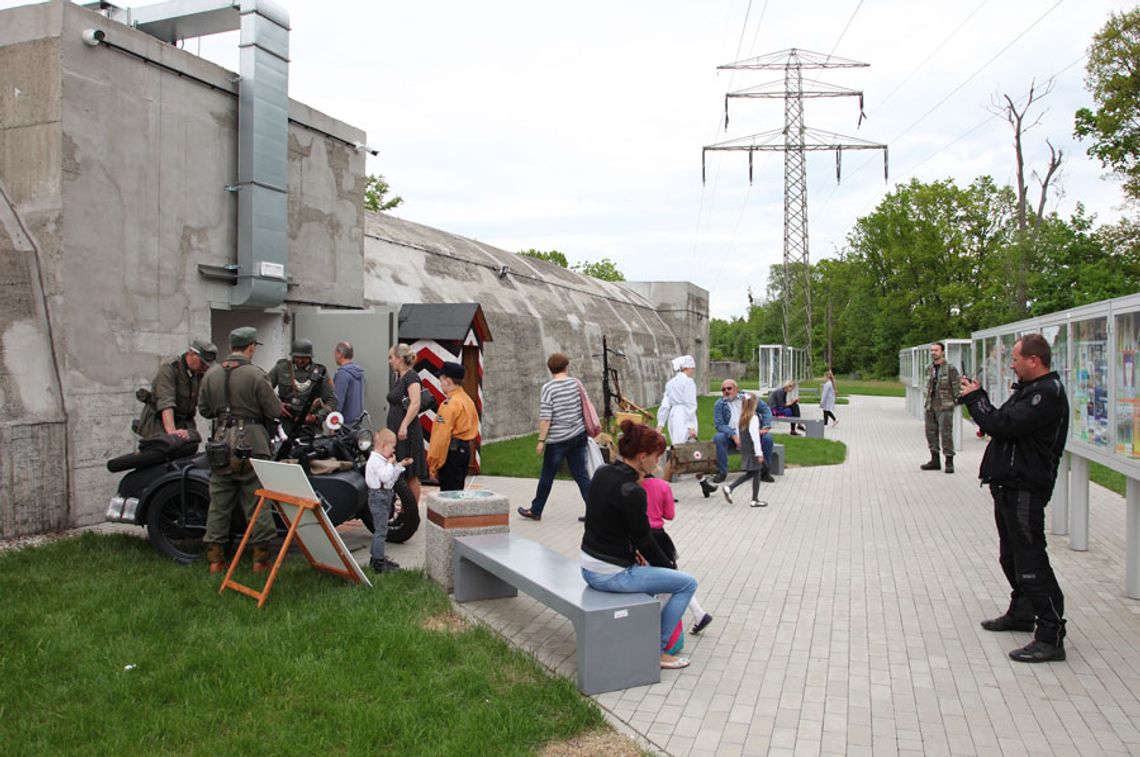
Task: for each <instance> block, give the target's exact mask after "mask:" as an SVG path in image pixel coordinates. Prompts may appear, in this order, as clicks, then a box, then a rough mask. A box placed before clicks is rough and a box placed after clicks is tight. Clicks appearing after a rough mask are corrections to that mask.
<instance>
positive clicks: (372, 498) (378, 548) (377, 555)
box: [368, 489, 396, 562]
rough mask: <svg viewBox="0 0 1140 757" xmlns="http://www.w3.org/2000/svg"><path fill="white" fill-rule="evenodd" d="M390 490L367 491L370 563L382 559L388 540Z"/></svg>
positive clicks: (390, 508) (392, 494)
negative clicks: (370, 539)
mask: <svg viewBox="0 0 1140 757" xmlns="http://www.w3.org/2000/svg"><path fill="white" fill-rule="evenodd" d="M395 494H396V493H395V492H394V491H392V490H391V489H369V490H368V510H369V512H371V513H372V562H376V561H377V560H381V559H383V558H384V542H385V540H386V539H387V538H388V518H389V517H390V516H391V514H392V513H391V510H392V498H393V497H394V496H395Z"/></svg>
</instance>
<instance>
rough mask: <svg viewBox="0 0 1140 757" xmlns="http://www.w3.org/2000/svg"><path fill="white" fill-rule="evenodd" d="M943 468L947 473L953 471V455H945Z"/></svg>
mask: <svg viewBox="0 0 1140 757" xmlns="http://www.w3.org/2000/svg"><path fill="white" fill-rule="evenodd" d="M943 470H945V471H946V472H947V473H953V472H954V456H953V455H947V456H946V467H945V468H943Z"/></svg>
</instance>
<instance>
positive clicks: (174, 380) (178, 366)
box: [135, 339, 218, 439]
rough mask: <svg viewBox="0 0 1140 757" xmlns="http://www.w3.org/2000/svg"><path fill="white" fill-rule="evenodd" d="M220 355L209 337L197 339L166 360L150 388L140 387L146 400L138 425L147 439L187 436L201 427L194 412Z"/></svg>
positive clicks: (142, 398) (142, 397) (196, 410)
mask: <svg viewBox="0 0 1140 757" xmlns="http://www.w3.org/2000/svg"><path fill="white" fill-rule="evenodd" d="M217 357H218V348H217V347H215V346H214V345H213V344H211V343H210V342H207V341H206V340H205V339H195V340H194V341H192V342H190V347H189V349H187V350H186V352H184V353H182V354H181V355H179V356H178V357H172V358H169V359H167V360H163V361H162V363H161V364H160V365H159V366H158V373H156V374H155V376H154V380H153V381H151V382H150V391H149V392H147V391H146V390H145V389H140V390H139V399H141V400H143V403H144V404H143V409H142V414H140V415H139V419H138V422H137V426H136V428H135V431H136V432H137V433H138V435H139V436H141V437H142V438H144V439H146V438H147V437H151V436H158V435H160V434H177V435H178V436H180V437H182V438H183V439H185V438H187V437H188V436H189V434H188V433H187V431H197V430H198V429H197V425H196V424H195V422H194V415H195V414H196V413H197V412H198V387H199V385H200V383H201V381H202V375H203V374H204V373H205V372H206V370H207V369H208V368H209V367H210V366H211V365H213V363H214V360H216V359H217Z"/></svg>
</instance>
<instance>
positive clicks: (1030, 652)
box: [1009, 639, 1065, 662]
mask: <svg viewBox="0 0 1140 757" xmlns="http://www.w3.org/2000/svg"><path fill="white" fill-rule="evenodd" d="M1009 659H1011V660H1015V661H1016V662H1054V661H1060V660H1063V659H1065V645H1064V644H1058V645H1057V646H1053V645H1052V644H1049V643H1046V642H1044V641H1040V640H1038V639H1034V640H1033V641H1031V642H1029V643H1028V644H1026V645H1025V646H1024V647H1022V648H1021V649H1015V650H1013V651H1012V652H1010V653H1009Z"/></svg>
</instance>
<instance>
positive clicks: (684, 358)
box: [673, 355, 697, 371]
mask: <svg viewBox="0 0 1140 757" xmlns="http://www.w3.org/2000/svg"><path fill="white" fill-rule="evenodd" d="M696 367H697V361H696V360H693V356H692V355H681V357H675V358H673V370H674V371H683V370H685V369H686V368H696Z"/></svg>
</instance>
